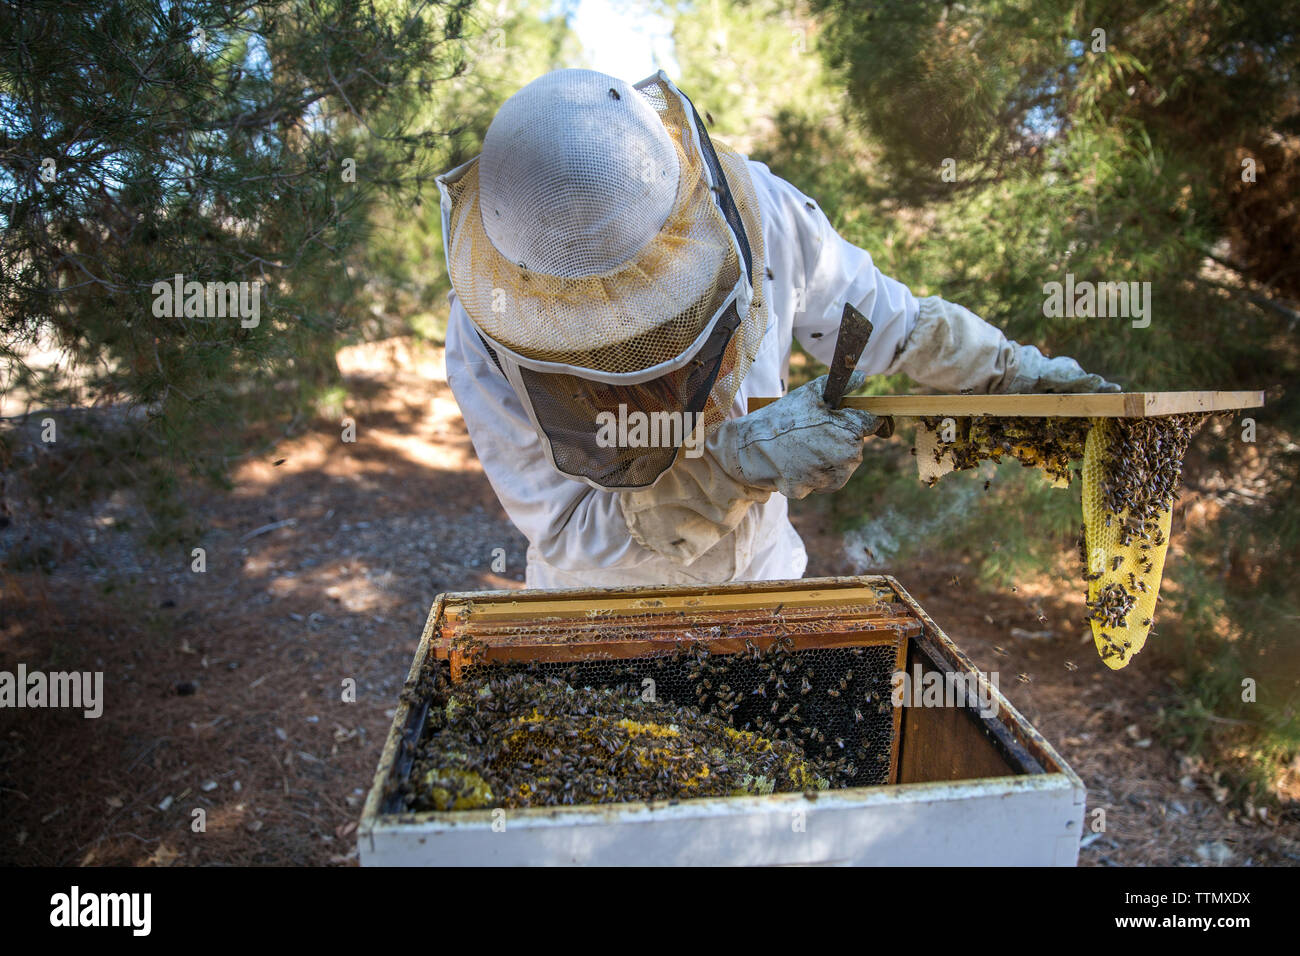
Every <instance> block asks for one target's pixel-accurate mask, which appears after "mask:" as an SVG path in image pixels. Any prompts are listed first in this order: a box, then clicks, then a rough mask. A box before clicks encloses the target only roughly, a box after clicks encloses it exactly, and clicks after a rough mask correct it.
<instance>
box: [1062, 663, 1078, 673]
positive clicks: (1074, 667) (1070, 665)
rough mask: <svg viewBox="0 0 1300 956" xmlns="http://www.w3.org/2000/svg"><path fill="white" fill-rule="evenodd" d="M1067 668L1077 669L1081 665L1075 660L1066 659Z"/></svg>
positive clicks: (1068, 669) (1069, 669) (1070, 669)
mask: <svg viewBox="0 0 1300 956" xmlns="http://www.w3.org/2000/svg"><path fill="white" fill-rule="evenodd" d="M1065 669H1066V670H1067V671H1077V670H1078V669H1079V665H1078V664H1076V663H1075V662H1074V661H1066V662H1065Z"/></svg>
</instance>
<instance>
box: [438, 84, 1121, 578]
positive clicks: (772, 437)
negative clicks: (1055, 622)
mask: <svg viewBox="0 0 1300 956" xmlns="http://www.w3.org/2000/svg"><path fill="white" fill-rule="evenodd" d="M438 183H439V188H440V189H441V192H442V220H443V238H444V242H445V246H446V255H447V267H448V270H449V272H450V275H451V283H452V287H453V290H454V291H453V292H452V294H451V317H450V321H449V323H448V327H447V350H446V359H447V378H448V381H449V382H450V384H451V389H452V392H453V393H454V394H455V396H456V401H457V402H458V403H459V405H460V409H461V413H462V414H463V415H464V418H465V424H466V427H467V428H468V429H469V435H470V438H471V440H472V441H473V443H474V450H475V452H476V454H477V456H478V459H479V461H480V462H481V464H482V466H483V471H484V473H485V474H486V475H487V477H488V480H489V481H490V482H491V483H492V487H493V489H494V490H495V491H496V493H497V496H498V497H499V498H500V499H501V504H502V506H503V507H504V508H505V510H506V513H507V514H508V515H509V516H510V519H511V520H512V521H513V522H514V523H515V525H516V526H517V527H518V528H519V530H520V531H521V532H523V534H524V536H525V537H526V538H527V539H528V569H527V584H528V586H529V587H544V588H554V587H578V586H587V587H589V586H609V585H647V584H695V583H703V582H709V583H714V582H721V581H731V580H759V579H775V578H797V577H799V576H800V575H802V574H803V571H804V568H805V566H806V564H807V554H806V553H805V551H804V547H803V543H802V541H801V540H800V539H799V535H798V534H797V533H796V532H795V530H794V528H793V527H792V526H791V524H790V521H789V519H788V518H787V514H786V502H787V499H788V498H803V497H804V496H806V495H808V494H810V493H812V492H826V491H833V490H835V489H838V488H840V487H842V486H843V485H844V483H845V482H846V481H847V480H848V478H849V476H850V475H851V474H852V473H853V471H854V469H855V468H857V467H858V465H859V463H860V462H861V461H862V453H863V439H864V437H865V436H867V435H869V434H871V433H872V432H873V431H874V430H875V428H876V425H877V422H876V420H875V419H874V418H873V417H872V416H871V415H870V414H869V413H867V412H865V411H861V410H855V409H839V410H832V409H830V408H828V407H827V406H826V405H824V404H823V403H822V401H821V394H822V393H821V389H822V385H823V384H824V381H825V379H824V377H823V378H821V379H817V380H814V381H812V382H810V383H808V384H807V385H804V386H802V387H800V388H797V389H794V390H793V391H791V392H790V393H789V394H785V393H786V387H785V384H786V369H787V366H788V364H789V360H790V349H791V344H792V342H793V340H794V339H795V338H798V340H799V342H800V344H801V345H803V347H804V348H805V349H806V350H807V351H808V352H809V353H811V354H812V355H813V356H814V357H816V358H817V359H818V360H820V361H821V362H825V363H829V361H830V359H831V357H832V354H833V352H834V348H835V341H836V334H837V331H838V328H839V322H840V318H841V316H842V313H843V307H844V303H846V302H849V303H852V304H853V305H855V306H856V307H857V308H858V309H859V310H861V311H862V313H863V314H864V315H866V316H867V317H868V318H869V319H870V320H871V322H872V324H873V325H874V332H873V334H872V336H871V340H870V342H869V343H868V346H867V348H866V350H865V352H864V354H863V355H862V358H861V361H860V362H859V363H858V370H859V371H858V372H857V373H855V378H854V381H853V383H852V384H851V386H850V387H857V385H859V384H860V382H861V381H862V380H863V379H864V377H865V376H867V375H881V374H893V373H896V372H906V373H907V374H908V375H909V376H911V377H912V378H913V379H914V380H916V381H917V382H920V383H922V384H924V385H928V386H931V387H934V388H936V389H939V390H942V391H944V392H950V393H955V392H959V391H961V390H963V389H973V390H974V391H976V392H1088V391H1099V390H1113V389H1116V388H1117V386H1114V385H1111V384H1109V383H1107V382H1105V381H1104V380H1103V379H1102V378H1100V377H1099V376H1096V375H1089V374H1088V373H1086V372H1084V371H1083V369H1081V368H1080V367H1079V365H1078V363H1076V362H1075V361H1074V360H1073V359H1069V358H1046V357H1045V356H1044V355H1043V354H1042V353H1041V352H1040V351H1039V350H1038V349H1036V348H1034V347H1033V346H1029V345H1018V344H1016V343H1015V342H1012V341H1008V340H1007V338H1006V337H1005V336H1004V335H1003V334H1002V333H1001V332H1000V331H998V330H997V329H996V328H994V327H993V326H991V325H989V324H988V323H986V322H984V321H983V320H982V319H980V318H978V317H977V316H975V315H974V314H973V313H971V312H969V311H967V310H966V309H964V308H962V307H961V306H959V305H954V304H953V303H951V302H946V301H944V300H943V299H941V298H937V297H929V298H924V299H917V298H916V297H914V296H913V295H912V293H911V292H909V291H908V289H907V287H906V286H904V285H903V284H902V283H900V282H897V281H895V280H894V279H891V278H889V277H888V276H886V275H884V274H882V273H881V272H880V270H878V269H877V268H876V267H875V265H874V264H873V263H872V261H871V256H870V255H868V254H867V253H866V252H864V251H863V250H861V249H858V248H856V247H854V246H853V245H850V244H849V243H848V242H846V241H845V240H844V239H842V238H840V236H839V235H837V234H836V232H835V230H834V229H833V228H832V227H831V224H830V222H829V221H828V220H827V218H826V216H825V214H824V213H823V212H822V210H821V209H820V208H819V207H818V205H817V204H816V203H815V202H814V201H812V200H811V199H809V198H808V197H807V196H805V195H804V194H803V193H801V192H799V190H797V189H795V188H794V187H793V186H791V185H790V184H789V183H787V182H785V181H784V180H782V179H780V178H778V177H777V176H774V175H773V174H772V173H771V172H770V171H769V170H768V168H767V167H766V166H764V165H763V164H762V163H756V162H751V161H749V160H747V159H746V158H745V157H743V156H741V155H739V154H737V153H735V152H733V151H732V150H730V149H728V148H726V147H725V146H724V145H723V144H721V143H716V142H711V141H710V139H709V136H708V133H707V132H706V131H705V128H704V124H703V123H702V122H701V121H700V118H699V115H698V114H697V113H696V112H695V109H694V107H693V106H692V105H691V103H690V101H689V100H688V99H687V98H686V97H685V96H684V95H683V94H682V93H681V92H680V91H679V90H678V89H677V88H676V87H675V86H673V84H672V83H671V82H670V81H669V80H668V78H667V77H666V76H665V75H664V74H663V73H659V74H657V75H655V76H652V77H650V78H649V79H647V80H644V81H642V82H641V83H638V84H636V85H635V86H632V85H629V84H628V83H625V82H623V81H622V80H618V79H615V78H614V77H611V76H606V75H604V74H602V73H597V72H593V71H590V70H559V71H556V72H554V73H549V74H547V75H545V76H542V77H541V78H539V79H537V80H535V81H533V82H532V83H530V84H528V85H527V86H525V87H524V88H523V89H521V90H520V91H519V92H517V93H515V94H514V95H513V96H512V97H510V99H509V100H507V101H506V103H505V104H504V105H503V106H502V107H501V110H500V111H499V112H498V113H497V115H496V117H495V119H493V121H492V124H491V126H490V127H489V128H488V132H487V135H486V136H485V137H484V140H483V151H482V153H481V154H480V155H479V156H478V157H476V158H475V159H473V160H471V161H469V162H468V163H466V164H464V165H463V166H460V167H458V168H457V169H454V170H452V171H451V172H449V173H446V174H445V175H443V176H441V177H439V180H438ZM775 395H782V396H784V397H782V398H781V399H780V400H779V401H777V402H775V403H773V404H771V405H768V406H767V407H765V408H763V409H761V410H759V411H756V412H753V413H751V414H745V408H746V401H747V399H749V398H750V397H751V396H775Z"/></svg>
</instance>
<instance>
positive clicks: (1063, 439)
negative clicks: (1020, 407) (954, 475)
mask: <svg viewBox="0 0 1300 956" xmlns="http://www.w3.org/2000/svg"><path fill="white" fill-rule="evenodd" d="M920 421H921V423H922V424H923V425H924V426H925V427H926V429H928V430H929V431H930V432H933V433H934V434H935V435H937V436H938V441H937V442H936V444H935V446H934V449H933V451H932V452H931V454H933V455H934V460H935V463H936V464H938V463H940V462H941V461H942V460H943V459H944V458H945V457H947V459H948V461H949V462H950V463H951V466H952V470H953V471H965V470H967V469H969V468H975V467H978V466H979V463H980V462H982V461H992V462H995V463H997V462H1001V461H1002V459H1003V458H1004V457H1006V458H1014V459H1015V460H1016V461H1018V462H1020V463H1021V464H1022V465H1024V466H1025V467H1026V468H1031V467H1033V468H1041V469H1042V470H1043V472H1044V473H1045V474H1046V475H1047V476H1048V477H1049V478H1051V479H1052V480H1054V481H1058V482H1065V483H1068V482H1069V480H1070V464H1071V463H1072V462H1074V461H1078V460H1079V459H1080V458H1082V457H1083V446H1084V442H1085V441H1086V440H1087V438H1088V429H1089V426H1090V424H1091V423H1090V422H1089V420H1088V419H1086V418H1014V417H1001V416H978V417H974V418H956V419H944V418H935V417H924V418H922V419H921V420H920ZM949 438H951V440H948V439H949ZM915 453H916V449H913V454H915ZM936 481H938V476H934V477H931V478H929V479H927V483H928V484H929V485H931V486H933V485H934V483H935V482H936Z"/></svg>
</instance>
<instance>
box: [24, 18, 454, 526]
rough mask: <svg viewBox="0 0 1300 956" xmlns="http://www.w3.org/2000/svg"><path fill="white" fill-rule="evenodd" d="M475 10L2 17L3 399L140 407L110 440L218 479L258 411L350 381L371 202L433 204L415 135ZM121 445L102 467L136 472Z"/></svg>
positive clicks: (431, 142)
mask: <svg viewBox="0 0 1300 956" xmlns="http://www.w3.org/2000/svg"><path fill="white" fill-rule="evenodd" d="M468 9H469V0H449V2H441V3H432V4H430V3H406V2H399V0H392V2H381V0H320V2H312V3H296V2H290V0H263V2H257V3H251V4H239V5H230V4H224V3H217V2H206V0H190V2H161V0H154V2H147V0H112V2H107V3H77V2H69V3H61V4H8V5H6V6H5V7H4V9H3V12H0V128H2V129H3V133H2V134H0V227H2V228H3V242H2V243H0V270H3V273H4V275H5V279H6V281H5V282H4V284H3V285H2V286H0V328H2V329H3V333H4V334H3V341H2V342H0V355H2V356H3V360H4V363H5V365H6V368H7V371H8V376H7V378H8V381H7V382H6V383H5V387H6V390H9V391H11V393H19V394H22V395H24V396H25V397H26V400H27V403H28V405H29V406H35V407H37V408H40V407H46V408H52V409H55V410H58V409H61V408H64V407H66V406H68V405H70V404H73V403H75V404H81V405H87V404H96V405H103V406H122V407H124V408H127V409H132V410H138V411H142V412H143V414H140V415H128V416H126V417H125V418H124V420H123V422H124V423H123V425H122V429H123V431H122V432H121V433H119V432H117V431H115V432H114V435H113V438H112V441H111V444H112V445H113V446H114V447H115V448H125V449H126V452H125V454H126V457H127V458H132V459H134V460H136V461H138V462H142V461H150V462H153V463H155V464H156V466H157V467H158V468H161V469H162V470H163V472H167V471H168V470H169V469H171V470H174V469H175V468H177V467H181V466H184V465H188V466H189V467H190V468H191V469H193V470H196V471H200V472H204V473H208V474H211V475H214V476H219V475H221V474H222V473H223V472H224V469H225V466H226V463H227V461H228V458H229V456H230V455H231V454H232V453H233V452H234V446H237V445H238V444H239V443H240V439H241V431H242V428H243V426H244V425H245V424H246V423H247V422H248V420H249V416H250V415H252V416H253V420H258V419H260V418H265V417H267V416H271V415H280V416H282V417H286V418H287V417H288V416H289V415H290V414H292V413H293V412H294V411H297V410H299V409H302V408H304V407H306V406H308V405H309V404H310V401H311V400H312V398H313V397H314V396H315V395H316V394H317V393H318V392H319V391H320V390H322V389H326V388H329V387H330V386H331V385H332V384H333V383H334V381H335V380H336V378H337V369H336V367H335V365H334V358H333V355H334V348H335V346H336V344H337V342H338V339H339V335H340V332H341V330H343V329H345V328H346V327H348V325H349V324H350V323H352V322H355V321H356V319H357V318H358V317H359V316H361V315H362V314H363V310H362V308H361V302H362V295H361V293H362V292H363V291H364V290H363V289H362V286H361V283H359V282H357V281H356V280H355V278H354V276H355V272H354V269H353V262H352V258H353V256H354V254H355V253H356V250H358V249H359V248H360V247H361V246H362V245H363V244H364V243H365V242H366V240H367V237H368V232H369V223H368V216H369V212H370V210H371V209H372V207H373V205H374V204H375V202H376V201H377V200H378V198H379V197H380V196H385V197H387V198H389V199H390V200H391V199H392V197H393V196H400V195H402V193H403V191H408V192H409V191H410V190H411V189H413V188H418V187H419V185H420V184H421V183H422V182H423V181H425V180H427V178H428V173H427V171H426V170H425V168H424V167H425V166H426V165H427V164H428V163H429V162H430V161H431V160H436V157H437V155H438V152H439V151H440V150H441V149H442V148H443V141H442V139H441V138H440V136H439V132H438V131H437V130H435V129H432V128H425V129H421V130H412V128H411V124H412V119H413V116H414V114H415V112H416V111H417V110H418V109H419V108H420V106H421V104H422V103H423V102H424V101H425V100H426V99H427V97H428V96H429V95H430V94H431V93H433V91H435V90H436V89H437V88H438V87H440V86H441V85H442V84H444V83H445V82H446V81H447V80H448V78H449V77H451V76H453V75H455V74H456V73H457V72H459V71H460V70H461V69H463V64H462V62H461V60H460V59H459V57H460V55H461V54H460V51H459V34H460V31H461V25H462V23H463V22H464V18H465V15H466V13H467V11H468ZM46 160H52V165H51V164H50V163H49V162H45V161H46ZM352 163H355V170H356V174H355V181H353V180H352V179H351V178H350V177H349V176H348V175H347V173H348V170H349V167H350V166H351V164H352ZM43 170H47V172H46V175H44V176H43V175H42V172H43ZM50 172H52V173H53V175H50V174H49V173H50ZM178 274H179V275H183V276H184V277H185V279H186V280H192V281H198V282H241V281H242V282H253V281H256V282H258V283H260V284H261V287H262V294H261V300H260V301H261V309H260V320H259V321H258V322H257V323H256V324H252V323H251V322H241V320H240V318H237V317H229V316H226V317H217V316H214V315H213V314H211V310H209V311H206V312H205V314H192V313H191V314H188V315H182V316H175V317H173V316H167V315H160V314H159V312H158V310H157V309H156V308H155V306H156V304H157V302H158V291H157V290H156V288H155V284H156V283H159V282H165V281H169V280H171V279H172V277H173V276H175V275H178ZM243 318H249V317H248V316H243ZM38 346H40V347H45V348H50V349H54V350H57V351H59V352H61V353H62V354H63V355H64V356H65V362H64V363H63V365H62V366H61V367H60V368H59V369H58V371H57V372H56V373H54V374H50V373H48V372H47V371H43V369H42V368H41V367H40V366H39V365H37V364H36V363H33V362H29V361H28V360H29V358H31V357H32V356H33V354H34V353H35V352H36V351H38ZM69 367H70V368H71V369H73V370H74V373H75V374H72V375H69V374H68V372H67V369H68V368H69ZM92 431H93V429H92ZM93 440H94V436H93V434H92V435H88V436H87V439H86V441H87V443H93ZM109 444H110V442H108V441H107V439H106V441H105V443H104V449H105V457H106V460H109V461H117V460H124V459H121V456H119V455H118V454H117V452H115V451H110V450H109V448H108V446H109ZM86 447H87V445H86V444H81V445H78V448H80V449H82V450H84V449H85V448H86ZM151 467H152V466H151ZM131 474H132V471H131V469H127V470H126V471H124V472H123V473H122V474H121V475H120V476H119V477H120V478H121V480H122V481H123V482H124V483H126V482H129V481H130V480H131V477H130V476H131ZM72 486H73V487H80V486H78V485H77V484H76V483H72ZM170 486H171V485H170V483H168V482H162V483H161V484H157V483H155V485H153V486H151V487H152V490H155V491H160V492H164V491H166V490H167V488H168V487H170ZM154 504H155V507H156V508H161V505H160V502H159V501H155V502H154Z"/></svg>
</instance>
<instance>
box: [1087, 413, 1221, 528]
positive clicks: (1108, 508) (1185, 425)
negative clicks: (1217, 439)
mask: <svg viewBox="0 0 1300 956" xmlns="http://www.w3.org/2000/svg"><path fill="white" fill-rule="evenodd" d="M1205 418H1206V415H1205V414H1188V415H1164V416H1161V417H1158V418H1118V419H1115V420H1114V421H1113V422H1110V423H1109V425H1108V427H1109V428H1110V429H1111V431H1110V435H1109V448H1108V450H1107V454H1106V460H1105V465H1106V468H1105V472H1104V477H1103V478H1102V483H1101V495H1102V502H1103V505H1104V508H1105V513H1106V527H1110V524H1111V522H1112V521H1115V522H1118V525H1119V543H1120V546H1121V547H1128V546H1129V545H1130V544H1131V543H1132V542H1133V540H1134V539H1135V538H1143V539H1147V540H1149V541H1150V542H1151V543H1152V544H1154V545H1156V546H1157V547H1158V546H1161V545H1163V544H1164V543H1165V541H1164V540H1163V538H1164V535H1163V534H1162V533H1161V532H1160V531H1159V528H1158V525H1159V521H1160V517H1161V515H1162V514H1163V513H1164V512H1167V511H1169V509H1170V508H1172V507H1173V506H1174V501H1175V499H1177V497H1178V488H1179V484H1180V483H1181V481H1182V475H1183V456H1184V455H1186V454H1187V447H1188V445H1190V444H1191V441H1192V437H1193V436H1194V435H1195V434H1196V431H1197V429H1198V428H1200V426H1201V424H1202V423H1203V422H1204V421H1205Z"/></svg>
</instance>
